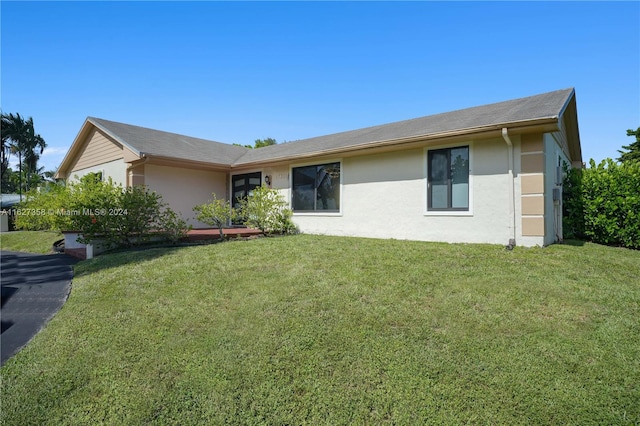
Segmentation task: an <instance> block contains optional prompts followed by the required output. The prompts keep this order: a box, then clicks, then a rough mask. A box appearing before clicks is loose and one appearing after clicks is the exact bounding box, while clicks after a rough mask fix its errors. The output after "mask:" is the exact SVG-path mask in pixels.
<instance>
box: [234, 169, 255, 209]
mask: <svg viewBox="0 0 640 426" xmlns="http://www.w3.org/2000/svg"><path fill="white" fill-rule="evenodd" d="M261 184H262V173H261V172H255V173H246V174H243V175H234V176H232V177H231V188H232V189H231V193H232V196H231V204H232V205H233V207H234V208H237V207H240V200H242V199H243V198H245V197H246V196H247V195H249V193H251V191H253V190H254V188H257V187H258V186H260V185H261Z"/></svg>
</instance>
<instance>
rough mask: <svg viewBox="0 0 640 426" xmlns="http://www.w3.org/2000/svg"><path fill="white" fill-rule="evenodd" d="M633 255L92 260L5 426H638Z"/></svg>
mask: <svg viewBox="0 0 640 426" xmlns="http://www.w3.org/2000/svg"><path fill="white" fill-rule="evenodd" d="M639 277H640V252H639V251H631V250H625V249H616V248H609V247H603V246H598V245H594V244H585V245H579V244H575V245H555V246H551V247H548V248H544V249H540V248H536V249H523V248H516V249H515V250H514V251H513V252H509V251H506V250H505V249H504V248H502V247H499V246H491V245H448V244H434V243H421V242H406V241H395V240H374V239H358V238H337V237H322V236H309V235H298V236H293V237H284V238H263V239H258V240H254V241H238V242H228V243H223V244H213V245H207V246H198V247H183V248H167V249H152V250H147V251H135V252H128V253H126V252H123V253H114V254H109V255H104V256H99V257H97V258H96V259H93V260H91V261H85V262H82V263H80V264H78V265H77V266H76V278H75V279H74V283H73V290H72V293H71V296H70V299H69V300H68V302H67V304H66V305H65V307H64V308H63V309H62V310H61V311H60V313H59V314H58V315H57V316H56V317H55V318H54V319H53V320H52V322H51V323H50V324H49V326H48V327H47V328H46V329H45V330H44V331H43V332H42V333H40V334H39V335H38V336H37V337H36V339H35V340H34V341H33V342H31V343H30V344H29V345H28V346H27V347H26V348H25V349H24V350H22V352H20V353H19V354H18V355H17V356H16V357H15V358H13V359H12V360H10V361H9V362H8V363H7V364H6V365H5V366H4V367H3V368H2V370H0V372H1V374H2V390H1V392H2V393H1V395H0V397H1V398H0V400H1V401H2V402H1V404H2V405H1V414H0V416H1V417H0V423H2V424H3V425H12V424H15V425H27V424H38V425H40V424H51V425H63V424H92V425H93V424H114V425H116V424H117V425H120V424H135V425H137V424H147V423H153V424H181V425H188V424H227V423H231V424H273V425H279V424H313V425H316V424H327V425H339V424H379V423H388V424H406V425H416V424H465V423H471V424H509V425H511V424H554V425H555V424H575V425H585V424H637V423H638V422H640V320H639V318H640V278H639Z"/></svg>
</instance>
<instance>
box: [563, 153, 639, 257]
mask: <svg viewBox="0 0 640 426" xmlns="http://www.w3.org/2000/svg"><path fill="white" fill-rule="evenodd" d="M563 202H564V220H563V228H564V235H565V237H566V238H577V239H582V240H588V241H593V242H595V243H598V244H606V245H611V246H623V247H628V248H634V249H640V162H626V163H623V164H619V163H616V162H615V161H613V160H612V159H610V158H608V159H606V160H603V161H602V162H601V163H600V164H597V165H596V163H595V161H594V160H591V161H590V162H589V167H588V168H585V169H570V170H567V174H566V177H565V180H564V200H563Z"/></svg>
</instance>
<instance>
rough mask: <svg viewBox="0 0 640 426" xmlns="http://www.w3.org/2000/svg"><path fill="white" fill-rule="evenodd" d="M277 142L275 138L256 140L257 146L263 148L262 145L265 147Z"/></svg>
mask: <svg viewBox="0 0 640 426" xmlns="http://www.w3.org/2000/svg"><path fill="white" fill-rule="evenodd" d="M277 143H278V142H276V140H275V139H273V138H266V139H256V140H255V141H254V145H255V148H262V147H265V146H271V145H276V144H277Z"/></svg>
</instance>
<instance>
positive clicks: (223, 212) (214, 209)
mask: <svg viewBox="0 0 640 426" xmlns="http://www.w3.org/2000/svg"><path fill="white" fill-rule="evenodd" d="M212 195H213V200H211V201H209V202H208V203H204V204H199V205H197V206H195V207H194V208H193V211H194V212H196V219H198V220H199V221H200V222H202V223H206V224H207V225H211V226H215V227H216V228H218V230H219V231H220V239H222V240H224V227H225V226H227V225H229V222H231V221H232V220H233V218H234V217H235V216H236V212H235V209H234V208H233V207H231V204H229V202H228V201H226V200H219V199H218V198H217V197H216V194H212Z"/></svg>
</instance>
